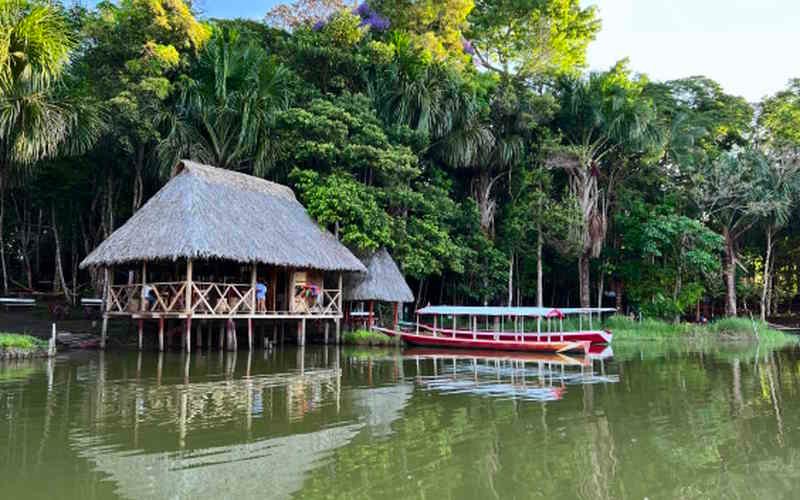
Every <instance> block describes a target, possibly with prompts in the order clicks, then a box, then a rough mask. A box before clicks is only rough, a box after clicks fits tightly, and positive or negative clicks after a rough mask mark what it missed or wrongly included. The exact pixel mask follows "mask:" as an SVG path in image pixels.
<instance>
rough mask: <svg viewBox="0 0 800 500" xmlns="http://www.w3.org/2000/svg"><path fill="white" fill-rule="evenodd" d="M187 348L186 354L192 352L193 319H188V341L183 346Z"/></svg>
mask: <svg viewBox="0 0 800 500" xmlns="http://www.w3.org/2000/svg"><path fill="white" fill-rule="evenodd" d="M183 345H184V346H185V347H186V352H191V350H192V317H191V316H189V317H188V318H186V340H185V341H184V344H183Z"/></svg>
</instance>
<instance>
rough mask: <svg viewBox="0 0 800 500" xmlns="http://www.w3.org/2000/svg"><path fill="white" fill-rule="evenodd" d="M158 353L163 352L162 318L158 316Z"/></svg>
mask: <svg viewBox="0 0 800 500" xmlns="http://www.w3.org/2000/svg"><path fill="white" fill-rule="evenodd" d="M158 352H164V316H161V315H159V316H158Z"/></svg>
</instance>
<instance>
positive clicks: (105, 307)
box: [100, 266, 114, 349]
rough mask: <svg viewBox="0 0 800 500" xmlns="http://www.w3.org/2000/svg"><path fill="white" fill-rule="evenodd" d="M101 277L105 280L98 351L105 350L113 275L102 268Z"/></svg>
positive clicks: (105, 268)
mask: <svg viewBox="0 0 800 500" xmlns="http://www.w3.org/2000/svg"><path fill="white" fill-rule="evenodd" d="M103 275H104V276H103V277H104V278H105V279H104V280H103V281H105V288H106V289H105V293H104V294H103V295H104V301H103V323H102V326H101V327H100V349H105V348H106V336H107V335H108V308H109V306H110V305H111V285H112V283H111V281H112V280H113V279H114V275H113V274H112V273H111V272H110V271H109V269H108V266H105V267H104V268H103Z"/></svg>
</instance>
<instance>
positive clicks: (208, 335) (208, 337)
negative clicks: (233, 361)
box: [206, 320, 213, 352]
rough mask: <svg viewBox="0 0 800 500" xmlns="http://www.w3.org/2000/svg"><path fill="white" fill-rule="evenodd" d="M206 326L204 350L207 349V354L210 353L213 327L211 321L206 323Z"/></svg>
mask: <svg viewBox="0 0 800 500" xmlns="http://www.w3.org/2000/svg"><path fill="white" fill-rule="evenodd" d="M207 326H208V328H207V329H206V349H208V352H211V329H212V326H213V325H212V323H211V320H209V321H208V323H207Z"/></svg>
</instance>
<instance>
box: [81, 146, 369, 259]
mask: <svg viewBox="0 0 800 500" xmlns="http://www.w3.org/2000/svg"><path fill="white" fill-rule="evenodd" d="M185 258H192V259H225V260H232V261H236V262H242V263H252V262H258V263H264V264H271V265H278V266H286V267H294V268H308V269H320V270H324V271H364V266H363V265H362V264H361V261H359V260H358V258H356V256H355V255H353V254H352V253H351V252H350V250H348V249H347V248H346V247H345V246H344V245H342V244H341V243H340V242H339V240H337V239H336V238H335V237H334V236H333V235H332V234H331V233H329V232H328V231H326V230H325V229H324V228H321V227H320V226H319V225H318V224H317V223H316V222H314V221H313V220H312V219H311V217H310V216H309V215H308V213H307V212H306V210H305V208H304V207H303V205H301V204H300V202H299V201H297V199H296V198H295V196H294V193H293V192H292V190H291V189H290V188H288V187H286V186H283V185H281V184H276V183H274V182H270V181H267V180H264V179H260V178H258V177H252V176H250V175H245V174H242V173H238V172H233V171H231V170H225V169H221V168H216V167H211V166H208V165H201V164H199V163H195V162H192V161H188V160H182V161H181V162H179V163H178V165H177V166H176V167H175V171H174V174H173V176H172V179H170V181H169V182H167V183H166V184H165V185H164V187H162V188H161V189H160V190H159V191H158V192H157V193H156V194H155V195H154V196H153V197H152V198H150V200H148V202H147V203H145V205H144V206H143V207H142V208H140V209H139V210H138V211H137V212H136V213H135V214H133V216H132V217H131V218H130V219H128V221H127V222H126V223H125V224H123V225H122V227H120V228H119V229H117V230H116V231H114V233H112V234H111V236H109V237H108V238H107V239H106V240H105V241H103V242H102V243H101V244H100V245H99V246H98V247H97V248H95V249H94V251H93V252H92V253H90V254H89V255H88V256H87V257H86V259H84V261H83V262H82V263H81V267H87V266H101V265H114V264H120V263H125V262H138V261H152V260H177V259H185Z"/></svg>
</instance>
